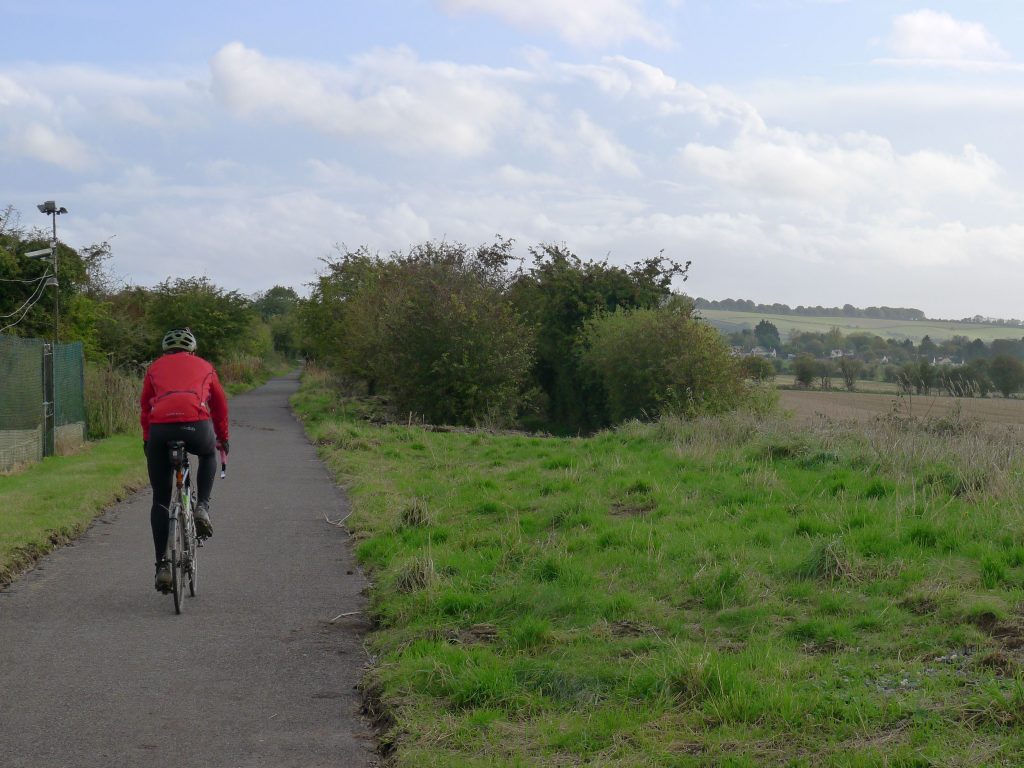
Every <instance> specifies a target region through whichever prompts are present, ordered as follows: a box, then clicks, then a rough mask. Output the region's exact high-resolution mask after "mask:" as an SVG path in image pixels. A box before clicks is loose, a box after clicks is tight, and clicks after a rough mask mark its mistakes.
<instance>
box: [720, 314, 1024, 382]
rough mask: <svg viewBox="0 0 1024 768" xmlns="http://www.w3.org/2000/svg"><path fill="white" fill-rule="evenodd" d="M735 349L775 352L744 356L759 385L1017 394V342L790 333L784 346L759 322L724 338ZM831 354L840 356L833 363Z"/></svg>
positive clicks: (1022, 348)
mask: <svg viewBox="0 0 1024 768" xmlns="http://www.w3.org/2000/svg"><path fill="white" fill-rule="evenodd" d="M727 338H728V340H729V342H730V344H731V345H733V347H734V348H739V349H740V350H742V351H745V352H749V351H750V350H752V349H754V348H755V347H756V346H760V347H762V348H766V349H773V350H775V351H776V354H777V357H776V358H775V360H774V363H770V362H768V361H767V360H765V359H763V358H758V357H749V356H748V357H745V358H744V359H743V362H742V365H743V367H744V370H745V371H747V374H748V375H749V376H752V377H754V378H759V379H764V378H768V377H771V376H773V375H774V374H775V373H777V372H783V371H785V372H788V373H792V374H793V375H794V376H795V377H796V381H797V383H799V384H801V385H803V386H811V385H812V384H814V383H815V382H817V383H818V384H819V385H820V386H821V387H822V388H823V389H828V388H830V387H831V386H832V379H833V378H835V377H840V378H842V380H843V383H844V384H845V386H846V387H847V388H848V389H851V390H852V389H854V388H855V387H856V382H857V381H858V380H865V379H866V380H881V381H887V382H892V383H895V384H898V385H899V386H900V387H901V388H902V389H903V390H904V391H906V392H908V393H909V392H915V393H917V394H928V393H930V392H932V391H934V390H940V391H945V392H947V393H948V394H950V395H954V396H957V397H973V396H980V397H985V396H987V395H988V394H989V393H990V392H995V391H998V392H1000V393H1002V394H1003V395H1004V396H1005V397H1009V396H1010V395H1012V394H1015V393H1017V392H1020V391H1021V390H1022V389H1024V338H1021V339H995V340H993V341H992V342H991V343H988V344H986V343H985V342H984V341H982V340H981V339H973V340H971V339H969V338H968V337H966V336H954V337H953V338H952V339H945V340H942V341H939V342H934V341H932V340H931V338H930V337H928V336H925V337H924V338H923V339H921V342H920V343H919V344H914V342H913V341H911V340H910V339H899V340H898V339H886V338H883V337H881V336H877V335H875V334H872V333H866V332H863V331H857V332H855V333H850V334H843V333H842V331H840V330H839V329H838V328H832V329H830V330H829V331H824V332H815V331H795V332H793V333H791V334H790V335H789V338H788V339H786V340H785V341H783V340H782V339H781V338H780V336H779V331H778V329H777V328H776V326H775V324H774V323H772V322H770V321H768V320H761V321H760V322H758V324H757V325H756V326H754V328H753V329H745V330H743V331H739V332H736V333H732V334H728V336H727ZM833 351H835V352H838V353H839V356H838V357H836V358H833V357H832V354H833Z"/></svg>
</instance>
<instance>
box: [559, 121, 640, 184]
mask: <svg viewBox="0 0 1024 768" xmlns="http://www.w3.org/2000/svg"><path fill="white" fill-rule="evenodd" d="M575 117H576V130H577V131H578V139H579V142H580V144H581V146H582V147H583V151H584V152H585V154H586V155H587V157H589V159H590V163H591V164H592V165H593V167H594V168H596V169H608V170H610V171H613V172H614V173H617V174H621V175H623V176H639V175H640V169H639V168H637V167H636V163H634V162H633V152H632V150H630V149H629V148H628V147H626V146H625V145H623V144H622V143H621V142H619V141H617V140H616V139H615V138H614V137H613V136H612V135H611V133H609V132H608V131H606V130H605V129H604V128H602V127H601V126H599V125H597V124H596V123H595V122H594V121H593V120H591V119H590V117H588V116H587V114H586V113H584V112H582V111H577V112H576V115H575Z"/></svg>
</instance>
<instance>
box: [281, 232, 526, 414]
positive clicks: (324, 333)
mask: <svg viewBox="0 0 1024 768" xmlns="http://www.w3.org/2000/svg"><path fill="white" fill-rule="evenodd" d="M510 254H511V243H510V242H509V241H501V240H498V241H497V242H496V243H494V244H493V245H488V246H481V247H479V248H475V249H474V248H469V247H467V246H465V245H462V244H459V243H424V244H421V245H418V246H415V247H413V248H412V249H410V250H409V251H408V252H407V253H405V254H398V253H396V254H392V255H391V256H390V257H388V258H382V257H379V256H374V255H370V254H369V253H368V252H367V251H366V250H365V249H362V250H359V251H355V252H347V253H344V254H342V256H341V258H340V259H338V260H336V261H332V262H328V269H327V272H326V273H325V274H323V275H321V276H320V278H319V280H318V282H317V284H316V285H315V286H314V288H313V292H312V295H311V297H310V299H309V301H308V302H307V303H306V304H305V306H304V307H303V309H302V312H301V319H302V322H303V334H304V337H305V338H306V339H307V340H308V342H309V343H308V346H309V348H310V350H311V352H313V354H314V355H315V356H316V357H317V358H318V359H319V360H320V361H321V362H323V363H325V364H327V365H329V366H331V368H332V369H333V370H335V371H336V372H337V373H339V374H340V375H342V376H343V377H345V378H346V379H348V380H349V381H350V382H359V383H361V384H362V385H364V386H365V388H366V391H367V393H368V394H376V393H377V392H378V390H379V391H380V392H383V393H386V394H387V395H388V396H389V397H390V398H391V399H392V404H393V406H394V408H395V409H396V410H398V411H400V412H406V411H409V412H413V413H415V414H417V415H420V416H423V417H425V418H426V419H428V420H430V421H434V422H440V423H455V424H507V423H510V422H512V421H513V420H514V418H515V416H516V413H517V410H518V409H519V407H520V406H521V404H522V403H523V401H524V395H525V389H526V387H527V384H528V374H529V368H530V364H531V362H532V359H533V357H532V351H533V334H532V333H531V332H530V329H529V328H528V327H527V326H526V325H525V324H524V323H523V321H522V320H521V318H520V317H519V314H518V313H517V312H516V311H515V309H514V308H513V306H512V304H511V302H510V301H509V299H508V297H507V294H506V291H505V288H506V284H507V281H508V276H507V273H506V271H505V267H506V265H507V264H508V262H509V260H510V258H511V255H510Z"/></svg>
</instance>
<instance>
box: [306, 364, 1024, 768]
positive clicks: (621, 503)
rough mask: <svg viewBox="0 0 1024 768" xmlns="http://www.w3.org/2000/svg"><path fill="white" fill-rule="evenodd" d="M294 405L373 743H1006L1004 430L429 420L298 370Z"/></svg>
mask: <svg viewBox="0 0 1024 768" xmlns="http://www.w3.org/2000/svg"><path fill="white" fill-rule="evenodd" d="M294 404H295V407H296V409H297V410H298V412H299V413H300V414H301V415H303V417H304V418H305V419H306V422H307V427H308V429H309V432H310V435H311V437H312V438H313V439H314V440H315V441H316V442H317V443H318V444H319V446H320V450H321V455H322V457H323V458H324V460H325V461H326V462H327V464H328V466H329V467H330V468H331V469H332V470H333V471H334V472H335V474H336V475H337V476H338V477H339V478H340V479H341V480H342V482H344V483H345V485H346V486H347V487H348V489H349V493H350V495H351V498H352V502H353V508H354V514H353V516H352V517H351V518H350V520H349V521H348V525H349V526H350V528H351V529H352V530H353V536H354V539H355V541H356V547H357V553H358V556H359V558H360V560H361V561H362V562H363V563H364V564H365V565H366V566H367V567H368V568H369V569H370V573H371V577H372V581H373V587H372V591H371V596H370V613H371V615H372V618H373V620H374V622H375V630H374V632H373V634H372V637H371V641H370V647H371V651H372V653H373V654H374V657H375V659H376V665H375V666H374V668H373V669H372V671H371V672H370V673H369V675H368V677H367V679H366V680H365V681H364V684H363V687H364V691H365V693H366V697H367V700H368V702H369V703H370V705H371V706H370V708H371V711H373V712H375V713H377V714H378V715H379V716H380V720H381V724H382V728H383V733H382V740H383V743H384V744H385V746H386V747H387V749H389V750H393V752H392V755H391V760H392V761H393V762H394V763H395V764H396V765H399V766H565V765H581V764H587V765H599V766H666V767H667V766H673V767H676V766H711V765H714V766H765V765H778V766H817V765H834V766H850V767H851V768H852V767H854V766H931V765H935V766H939V765H942V766H947V765H963V766H968V765H1006V766H1011V765H1012V766H1016V765H1020V764H1022V762H1024V729H1022V728H1021V726H1022V725H1024V714H1022V712H1024V709H1022V708H1021V706H1022V705H1024V674H1022V669H1024V667H1022V666H1021V665H1022V664H1024V657H1022V656H1021V652H1020V647H1022V646H1024V614H1022V611H1021V605H1022V601H1024V515H1022V507H1021V502H1020V499H1021V498H1022V497H1024V496H1022V494H1021V491H1022V490H1024V487H1022V486H1024V480H1022V475H1024V472H1022V470H1024V467H1022V465H1021V462H1020V459H1019V458H1018V457H1019V445H1018V444H1017V443H1016V442H1014V441H1015V440H1016V438H1015V437H1013V436H1012V435H1002V436H999V435H990V434H988V433H982V432H977V431H972V430H973V429H975V428H973V427H972V428H965V430H963V431H962V432H961V433H959V434H957V435H954V436H945V437H939V436H936V435H934V434H931V433H929V432H928V430H927V429H925V428H924V427H923V426H921V425H917V426H915V425H914V424H908V423H903V422H895V421H891V422H880V423H879V424H878V425H875V426H873V427H871V428H856V427H854V426H851V425H839V424H828V423H822V424H821V425H819V426H818V427H817V428H815V429H814V430H803V429H800V428H797V427H795V426H793V425H790V424H788V423H786V422H783V421H780V420H774V419H758V418H755V417H752V416H749V415H744V414H734V415H729V416H725V417H721V418H716V419H702V420H698V421H695V422H691V423H685V422H673V421H663V422H661V423H659V424H656V425H639V424H631V425H626V426H624V427H623V428H621V429H619V430H616V431H611V432H605V433H601V434H599V435H597V436H595V437H592V438H587V439H556V438H541V437H531V436H523V435H499V434H488V433H480V432H469V431H466V432H461V431H454V432H448V433H438V432H431V431H426V430H424V429H422V428H417V427H407V426H398V425H392V426H376V425H373V424H370V423H367V422H366V421H365V420H362V419H361V418H360V415H361V413H360V407H359V406H358V405H357V404H353V403H346V402H344V401H341V400H339V399H338V398H337V397H336V396H335V395H333V394H332V392H331V391H330V390H328V389H327V388H326V386H325V384H324V381H323V380H322V378H317V377H314V376H309V377H307V379H306V381H305V383H304V387H303V390H302V391H301V392H300V394H299V395H298V396H297V397H296V398H295V400H294Z"/></svg>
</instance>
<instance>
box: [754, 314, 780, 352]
mask: <svg viewBox="0 0 1024 768" xmlns="http://www.w3.org/2000/svg"><path fill="white" fill-rule="evenodd" d="M754 337H755V338H756V339H757V343H758V344H760V345H761V346H762V347H764V348H765V349H778V348H779V347H781V346H782V339H781V338H779V329H778V328H776V327H775V324H774V323H770V322H768V321H767V320H762V321H761V322H759V323H758V324H757V325H755V326H754Z"/></svg>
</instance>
